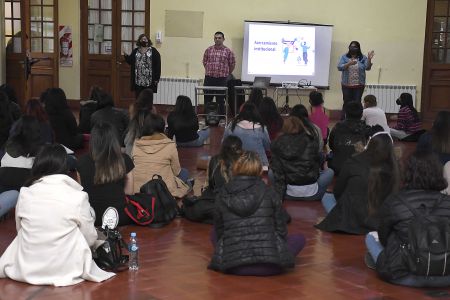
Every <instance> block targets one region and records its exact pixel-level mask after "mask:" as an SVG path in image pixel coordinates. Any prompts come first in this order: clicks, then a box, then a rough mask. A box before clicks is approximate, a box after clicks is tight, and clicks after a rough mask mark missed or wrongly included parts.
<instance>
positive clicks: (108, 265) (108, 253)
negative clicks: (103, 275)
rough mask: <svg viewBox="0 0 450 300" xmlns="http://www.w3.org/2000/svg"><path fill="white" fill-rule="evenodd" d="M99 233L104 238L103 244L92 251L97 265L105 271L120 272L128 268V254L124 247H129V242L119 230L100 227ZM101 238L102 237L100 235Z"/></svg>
mask: <svg viewBox="0 0 450 300" xmlns="http://www.w3.org/2000/svg"><path fill="white" fill-rule="evenodd" d="M98 231H99V235H100V236H102V235H103V238H104V240H105V241H104V242H103V244H101V245H100V246H99V247H97V249H95V251H94V252H93V253H92V258H93V259H94V261H95V263H96V264H97V266H98V267H99V268H101V269H103V270H105V271H111V272H120V271H124V270H127V269H128V255H124V254H123V252H122V251H123V249H127V244H126V243H125V241H124V240H123V238H122V235H121V234H120V232H119V230H117V229H109V228H108V226H106V227H105V228H99V229H98ZM100 238H101V237H100Z"/></svg>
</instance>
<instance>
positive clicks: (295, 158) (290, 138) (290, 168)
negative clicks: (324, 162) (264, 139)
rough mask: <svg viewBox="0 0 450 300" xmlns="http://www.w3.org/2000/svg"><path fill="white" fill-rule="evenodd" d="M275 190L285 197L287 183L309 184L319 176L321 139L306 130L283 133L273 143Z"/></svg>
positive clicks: (272, 165) (272, 166)
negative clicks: (295, 132) (296, 132)
mask: <svg viewBox="0 0 450 300" xmlns="http://www.w3.org/2000/svg"><path fill="white" fill-rule="evenodd" d="M271 150H272V164H271V168H272V170H273V173H274V177H275V184H274V187H275V191H276V192H277V193H279V194H280V195H281V196H283V197H284V194H285V192H286V185H288V184H290V185H308V184H313V183H315V182H317V178H319V168H320V157H319V141H318V139H314V137H313V136H310V135H308V134H306V133H305V132H302V133H299V134H283V135H282V136H280V137H278V139H276V140H275V141H273V142H272V145H271Z"/></svg>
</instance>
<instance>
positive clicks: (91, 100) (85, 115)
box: [78, 85, 102, 133]
mask: <svg viewBox="0 0 450 300" xmlns="http://www.w3.org/2000/svg"><path fill="white" fill-rule="evenodd" d="M101 91H102V89H101V88H100V87H99V86H97V85H93V86H91V89H90V91H89V97H88V99H87V100H81V101H80V113H79V115H78V128H79V129H80V131H81V132H82V133H90V132H91V128H92V127H93V126H92V125H91V116H92V114H93V113H94V112H95V111H96V110H97V103H98V101H99V100H100V92H101Z"/></svg>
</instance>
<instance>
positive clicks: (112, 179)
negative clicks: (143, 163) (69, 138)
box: [77, 122, 134, 226]
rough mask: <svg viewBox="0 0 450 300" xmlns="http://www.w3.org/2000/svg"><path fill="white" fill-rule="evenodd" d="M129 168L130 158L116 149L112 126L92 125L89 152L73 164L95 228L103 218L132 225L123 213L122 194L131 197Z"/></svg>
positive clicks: (116, 144) (131, 170)
mask: <svg viewBox="0 0 450 300" xmlns="http://www.w3.org/2000/svg"><path fill="white" fill-rule="evenodd" d="M133 169H134V164H133V161H132V160H131V158H130V157H129V156H128V155H126V154H123V153H122V152H121V150H120V144H119V141H118V139H117V133H116V130H115V128H114V126H113V125H112V124H110V123H107V122H103V123H98V124H96V125H95V126H94V127H93V128H92V131H91V139H90V140H89V153H88V154H85V155H83V156H81V157H80V159H79V160H78V163H77V171H78V174H79V176H80V181H81V185H82V186H83V188H84V190H85V191H86V192H87V193H88V195H89V202H90V203H91V206H92V207H93V208H94V211H95V215H96V221H95V225H96V226H99V225H102V221H103V218H102V217H103V216H104V215H107V216H108V217H109V216H110V215H111V216H113V217H115V220H114V221H115V222H114V223H115V224H118V225H119V226H121V225H125V224H131V223H132V222H131V220H130V218H129V217H128V216H127V214H126V213H125V195H132V194H134V193H133ZM110 211H111V212H110Z"/></svg>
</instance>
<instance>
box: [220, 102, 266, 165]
mask: <svg viewBox="0 0 450 300" xmlns="http://www.w3.org/2000/svg"><path fill="white" fill-rule="evenodd" d="M229 135H235V136H237V137H239V138H240V139H241V140H242V149H244V150H247V151H254V152H256V153H258V155H259V157H260V159H261V163H262V164H263V166H264V167H268V166H269V160H268V158H267V155H266V151H269V150H270V137H269V133H268V132H267V128H266V126H265V125H264V123H263V121H262V119H261V115H260V114H259V112H258V109H257V108H256V106H255V105H254V104H252V103H244V105H243V106H242V109H241V111H240V112H239V114H238V115H237V116H236V118H234V120H233V121H232V122H231V124H229V125H228V126H227V128H226V129H225V132H224V133H223V139H225V138H226V137H227V136H229Z"/></svg>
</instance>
